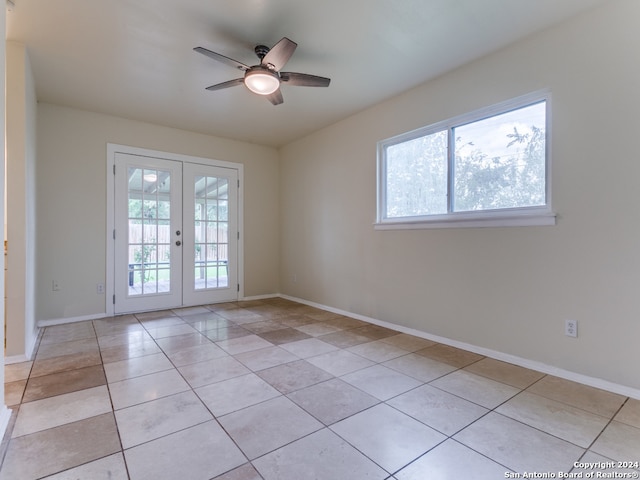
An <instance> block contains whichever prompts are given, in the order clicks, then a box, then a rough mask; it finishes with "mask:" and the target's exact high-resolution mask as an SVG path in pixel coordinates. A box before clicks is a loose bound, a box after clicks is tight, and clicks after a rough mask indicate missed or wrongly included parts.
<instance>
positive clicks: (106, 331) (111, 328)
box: [93, 315, 144, 337]
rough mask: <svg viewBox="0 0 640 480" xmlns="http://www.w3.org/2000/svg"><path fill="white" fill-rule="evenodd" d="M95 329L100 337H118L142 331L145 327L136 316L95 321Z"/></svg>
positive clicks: (121, 316) (122, 316)
mask: <svg viewBox="0 0 640 480" xmlns="http://www.w3.org/2000/svg"><path fill="white" fill-rule="evenodd" d="M93 328H94V329H95V332H96V335H97V336H98V337H103V336H108V335H117V334H121V333H129V332H134V331H137V330H142V329H144V327H143V326H142V324H141V323H140V322H138V319H137V318H136V317H135V316H134V315H120V316H118V317H112V318H103V319H100V320H94V321H93Z"/></svg>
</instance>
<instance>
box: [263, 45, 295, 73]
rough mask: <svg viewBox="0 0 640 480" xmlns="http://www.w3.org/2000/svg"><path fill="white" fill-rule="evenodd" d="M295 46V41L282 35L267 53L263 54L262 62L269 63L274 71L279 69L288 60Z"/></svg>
mask: <svg viewBox="0 0 640 480" xmlns="http://www.w3.org/2000/svg"><path fill="white" fill-rule="evenodd" d="M297 47H298V44H297V43H296V42H294V41H292V40H289V39H288V38H287V37H284V38H283V39H282V40H280V41H279V42H278V43H276V44H275V45H274V46H273V48H272V49H271V50H269V53H267V54H266V55H265V56H264V58H263V59H262V64H263V65H268V64H271V65H273V67H274V68H275V69H276V71H280V69H281V68H282V67H284V66H285V64H286V63H287V62H288V61H289V59H290V58H291V55H293V52H295V51H296V48H297Z"/></svg>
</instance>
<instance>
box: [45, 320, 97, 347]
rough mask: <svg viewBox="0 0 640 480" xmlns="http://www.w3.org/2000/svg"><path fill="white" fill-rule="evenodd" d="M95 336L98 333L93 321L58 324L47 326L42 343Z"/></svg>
mask: <svg viewBox="0 0 640 480" xmlns="http://www.w3.org/2000/svg"><path fill="white" fill-rule="evenodd" d="M95 337H96V333H95V331H94V330H93V324H92V323H91V322H81V323H73V324H68V325H56V326H54V327H47V328H45V330H44V333H43V334H42V339H41V340H40V344H41V345H50V344H52V343H62V342H68V341H72V340H83V339H87V338H95Z"/></svg>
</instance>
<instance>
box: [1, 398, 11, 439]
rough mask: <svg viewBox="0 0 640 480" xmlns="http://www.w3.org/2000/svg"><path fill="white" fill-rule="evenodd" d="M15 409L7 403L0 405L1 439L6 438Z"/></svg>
mask: <svg viewBox="0 0 640 480" xmlns="http://www.w3.org/2000/svg"><path fill="white" fill-rule="evenodd" d="M12 413H13V411H12V410H11V409H10V408H7V406H6V405H0V441H1V440H2V439H3V438H4V435H5V433H6V432H7V427H8V426H9V421H10V420H11V414H12Z"/></svg>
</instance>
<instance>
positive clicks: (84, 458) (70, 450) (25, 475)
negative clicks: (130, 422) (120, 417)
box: [0, 413, 120, 480]
mask: <svg viewBox="0 0 640 480" xmlns="http://www.w3.org/2000/svg"><path fill="white" fill-rule="evenodd" d="M52 445H55V448H52ZM119 451H120V440H119V439H118V432H117V429H116V422H115V420H114V418H113V413H106V414H104V415H99V416H97V417H91V418H88V419H86V420H81V421H78V422H73V423H68V424H66V425H62V426H59V427H56V428H51V429H48V430H43V431H41V432H37V433H33V434H31V435H25V436H22V437H18V438H14V439H13V440H11V442H10V443H9V447H8V450H7V454H6V457H5V459H4V463H3V464H2V470H0V480H18V479H20V480H29V479H36V478H41V477H44V476H46V475H51V474H54V473H58V472H61V471H63V470H67V469H69V468H72V467H75V466H77V465H82V464H85V463H87V462H91V461H93V460H96V459H99V458H102V457H105V456H107V455H111V454H114V453H117V452H119Z"/></svg>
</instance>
